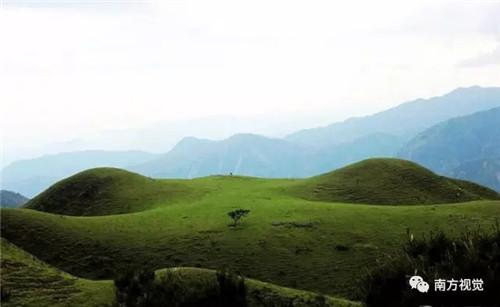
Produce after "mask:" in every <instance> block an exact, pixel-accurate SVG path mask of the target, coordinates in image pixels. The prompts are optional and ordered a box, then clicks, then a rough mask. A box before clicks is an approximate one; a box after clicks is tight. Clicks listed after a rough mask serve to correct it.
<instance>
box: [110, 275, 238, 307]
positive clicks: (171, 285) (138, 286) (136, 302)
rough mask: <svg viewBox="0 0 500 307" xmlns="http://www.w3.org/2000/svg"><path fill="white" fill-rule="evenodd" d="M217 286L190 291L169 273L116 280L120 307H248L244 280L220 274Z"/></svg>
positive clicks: (191, 288)
mask: <svg viewBox="0 0 500 307" xmlns="http://www.w3.org/2000/svg"><path fill="white" fill-rule="evenodd" d="M216 274H217V284H215V285H212V286H208V287H207V288H206V289H198V288H193V287H189V286H188V285H189V283H186V282H183V281H182V280H181V278H180V277H179V275H178V274H176V273H175V272H172V271H166V272H165V274H163V275H161V276H160V277H159V278H157V279H155V278H154V272H151V271H144V270H141V271H137V272H133V273H131V272H129V273H126V274H123V276H120V277H119V278H117V279H116V280H115V286H116V305H117V306H118V307H145V306H148V307H197V306H204V307H244V306H246V298H245V295H246V289H245V282H244V279H243V278H242V277H239V276H237V275H234V274H231V273H228V272H225V271H224V272H217V273H216Z"/></svg>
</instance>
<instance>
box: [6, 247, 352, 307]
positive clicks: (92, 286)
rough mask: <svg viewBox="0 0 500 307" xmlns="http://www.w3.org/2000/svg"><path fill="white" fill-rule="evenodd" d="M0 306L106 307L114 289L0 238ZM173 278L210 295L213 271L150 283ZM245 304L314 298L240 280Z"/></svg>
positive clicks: (334, 302) (343, 303)
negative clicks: (0, 253) (47, 262)
mask: <svg viewBox="0 0 500 307" xmlns="http://www.w3.org/2000/svg"><path fill="white" fill-rule="evenodd" d="M0 242H1V249H2V262H1V272H2V274H1V283H0V284H1V287H2V293H3V296H4V297H3V299H2V306H6V307H10V306H37V307H45V306H51V307H52V306H53V307H59V306H89V307H90V306H111V305H112V303H113V302H114V300H115V293H114V291H115V288H114V285H113V282H112V281H111V280H102V281H93V280H87V279H81V278H77V277H74V276H72V275H70V274H67V273H65V272H62V271H60V270H58V269H56V268H54V267H51V266H50V265H48V264H46V263H44V262H42V261H40V260H38V259H37V258H36V257H33V256H32V255H30V254H29V253H26V252H25V251H23V250H22V249H20V248H18V247H17V246H15V245H14V244H11V243H9V242H8V241H7V240H5V239H3V238H2V239H1V241H0ZM166 274H171V275H173V276H174V280H175V282H176V286H177V287H178V288H179V289H182V292H183V293H184V294H186V295H189V296H195V297H196V296H202V295H204V294H205V293H210V292H211V291H214V290H215V291H216V288H217V280H216V274H215V271H213V270H207V269H199V268H172V269H162V270H158V271H157V272H156V274H155V275H156V279H160V278H162V276H164V275H166ZM245 286H246V289H247V303H248V306H249V307H257V306H291V305H293V306H310V305H311V303H313V302H315V300H317V299H318V294H316V293H312V292H307V291H301V290H295V289H290V288H284V287H279V286H276V285H273V284H270V283H265V282H261V281H258V280H254V279H246V280H245ZM324 299H325V301H326V302H327V303H329V306H339V307H348V306H352V307H354V306H361V304H359V303H355V302H351V301H347V300H343V299H338V298H334V297H329V296H325V297H324Z"/></svg>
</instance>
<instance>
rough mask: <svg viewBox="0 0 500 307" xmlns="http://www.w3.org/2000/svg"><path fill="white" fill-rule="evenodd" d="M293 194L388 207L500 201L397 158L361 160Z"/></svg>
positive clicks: (491, 194)
mask: <svg viewBox="0 0 500 307" xmlns="http://www.w3.org/2000/svg"><path fill="white" fill-rule="evenodd" d="M291 191H292V192H293V193H294V194H295V195H298V196H300V197H303V198H306V199H311V200H321V201H331V202H348V203H368V204H386V205H405V204H406V205H410V204H437V203H453V202H465V201H472V200H480V199H500V195H499V194H498V193H496V192H495V191H492V190H489V189H487V188H484V187H481V186H479V185H476V184H473V183H470V182H464V181H460V180H454V179H450V178H446V177H441V176H437V175H436V174H434V173H432V172H431V171H429V170H427V169H425V168H423V167H421V166H419V165H417V164H415V163H413V162H409V161H405V160H398V159H369V160H365V161H361V162H358V163H355V164H352V165H350V166H347V167H344V168H341V169H338V170H336V171H333V172H330V173H327V174H323V175H320V176H317V177H313V178H310V179H307V180H304V181H303V182H301V183H299V184H297V185H296V186H295V187H293V188H292V189H291Z"/></svg>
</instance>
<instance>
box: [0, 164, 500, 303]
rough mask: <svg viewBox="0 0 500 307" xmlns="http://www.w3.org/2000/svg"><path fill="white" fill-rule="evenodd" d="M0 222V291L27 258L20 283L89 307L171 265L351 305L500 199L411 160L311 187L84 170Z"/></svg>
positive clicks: (338, 174)
mask: <svg viewBox="0 0 500 307" xmlns="http://www.w3.org/2000/svg"><path fill="white" fill-rule="evenodd" d="M239 208H241V209H247V210H250V213H249V214H248V216H246V217H244V218H242V220H241V222H240V223H239V224H238V225H237V226H231V225H230V224H232V221H231V219H230V218H229V217H228V215H227V213H228V212H230V211H232V210H235V209H239ZM1 214H2V217H1V218H2V237H3V238H5V239H6V240H8V242H10V243H7V242H6V241H2V244H3V245H2V253H3V255H7V257H6V256H3V258H2V275H3V276H2V284H3V285H5V286H8V287H10V288H12V289H15V288H16V285H15V280H14V281H13V279H12V278H11V276H12V275H11V274H13V273H10V274H5V272H8V270H10V271H15V270H14V269H13V268H12V267H11V266H9V265H8V263H9V261H10V260H8V259H12V258H13V257H14V258H16V257H17V256H19V257H21V256H22V257H25V256H26V255H27V254H26V255H25V254H23V253H25V252H26V253H30V254H32V255H34V256H36V257H37V258H38V259H39V260H30V259H31V258H30V257H31V256H26V259H28V260H26V261H25V262H26V265H29V264H30V263H31V262H32V261H37V262H40V263H42V262H41V261H43V262H44V264H43V267H44V269H43V270H42V271H41V272H40V274H39V275H40V276H38V275H37V276H34V277H29V278H33V283H35V284H36V283H37V282H40V283H43V280H44V279H45V278H49V277H50V278H56V277H52V276H56V275H57V278H58V279H60V280H62V281H65V280H68V283H69V281H70V282H71V285H70V286H68V287H69V288H71V289H72V290H71V291H80V292H79V293H81V295H84V294H85V293H90V292H93V291H97V292H100V294H99V295H95V297H97V298H98V299H97V300H96V302H95V303H96V305H98V304H97V303H98V301H99V300H101V301H106V300H107V301H109V300H112V294H110V291H111V290H110V287H111V286H110V285H111V284H110V283H109V282H105V281H101V282H99V283H101V284H99V286H96V284H95V283H97V282H98V280H109V279H112V278H113V277H115V276H116V275H117V274H118V273H119V272H121V271H125V270H128V269H130V268H148V269H153V270H159V269H163V268H175V267H191V268H193V269H189V270H191V271H189V270H188V269H185V270H188V271H184V273H185V274H187V275H189V274H191V273H189V272H192V274H194V275H193V276H196V274H195V273H196V272H198V273H199V272H211V271H203V270H201V268H203V269H211V270H215V269H229V270H231V271H234V272H237V273H239V274H241V275H243V276H245V277H246V278H248V279H249V280H252V282H251V283H253V284H252V285H254V286H252V287H254V288H255V287H258V286H259V285H260V286H262V285H269V287H271V288H272V287H276V289H279V290H276V291H277V292H278V293H280V294H279V295H281V296H286V293H288V292H287V291H292V293H295V294H289V295H292V296H293V295H299V294H297V293H303V292H301V291H299V290H292V289H289V288H293V289H300V290H305V291H311V292H315V293H321V294H324V295H328V296H331V297H336V298H343V299H349V300H354V301H356V300H359V299H360V293H359V283H360V279H361V278H362V277H363V276H364V275H365V274H366V273H367V272H368V271H369V270H370V269H371V268H372V267H373V266H374V265H375V264H376V263H377V259H381V258H384V257H386V256H388V255H394V254H396V253H398V252H399V250H400V247H401V245H402V244H403V243H404V242H405V240H406V239H407V231H408V230H409V231H410V232H411V233H413V234H414V235H415V236H421V235H424V234H428V233H429V232H430V231H437V230H443V231H444V232H446V233H449V234H451V235H455V234H458V233H460V232H461V231H463V230H464V229H467V228H477V227H481V228H484V229H488V228H489V227H490V226H491V225H493V224H494V223H495V221H496V219H497V218H498V217H500V200H499V196H498V194H497V193H495V192H493V191H491V190H488V189H486V188H483V187H480V186H478V185H475V184H472V183H468V182H464V181H459V180H453V179H449V178H445V177H440V176H437V175H435V174H433V173H431V172H429V171H427V170H425V169H423V168H421V167H419V166H418V165H416V164H413V163H410V162H406V161H401V160H395V159H373V160H367V161H363V162H360V163H357V164H354V165H352V166H349V167H347V168H344V169H341V170H337V171H335V172H332V173H329V174H326V175H322V176H318V177H313V178H310V179H262V178H250V177H239V176H211V177H205V178H199V179H193V180H158V179H151V178H146V177H142V176H139V175H137V174H133V173H129V172H126V171H123V170H119V169H111V168H101V169H92V170H88V171H85V172H82V173H80V174H77V175H75V176H73V177H70V178H68V179H66V180H63V181H61V182H59V183H58V184H56V185H54V186H53V187H51V188H50V189H48V190H47V191H45V192H44V193H42V194H40V195H39V196H38V197H36V198H35V199H33V200H32V201H30V202H29V203H28V204H27V206H26V208H24V209H2V211H1ZM13 244H15V246H17V247H18V248H20V249H23V250H24V251H25V252H21V251H18V250H16V249H15V248H14V247H13V246H14V245H13ZM16 255H17V256H16ZM19 257H17V258H19ZM45 263H46V264H48V265H50V266H51V268H48V266H47V265H46V264H45ZM46 266H47V267H46ZM56 268H57V269H56ZM194 268H200V270H201V271H196V269H194ZM20 270H21V269H20ZM58 270H61V271H62V272H65V273H62V272H59V271H58ZM56 271H57V272H58V273H56ZM409 273H411V272H409ZM15 274H16V275H19V276H20V275H29V276H31V275H30V274H32V273H30V272H28V271H25V272H23V271H19V272H17V273H15ZM69 274H71V275H73V276H76V277H71V275H69ZM9 275H10V276H9ZM33 275H34V274H33ZM47 276H49V277H47ZM77 277H78V278H77ZM26 278H28V277H26ZM193 278H195V279H196V277H193ZM90 280H92V281H90ZM257 280H259V281H260V282H259V281H257ZM271 284H272V285H271ZM278 286H281V287H287V288H279V287H278ZM42 288H43V287H42ZM96 288H97V289H96ZM284 289H285V290H284ZM286 289H288V290H286ZM15 291H18V290H15ZM15 291H14V290H13V294H15V293H16V292H15ZM23 291H24V292H23V293H25V294H26V292H27V291H32V292H33V295H36V293H38V291H45V290H40V289H31V288H30V289H26V290H23ZM111 292H112V291H111ZM304 293H307V292H304ZM13 297H14V295H13ZM71 297H73V298H72V299H78V295H76V296H74V295H72V296H71ZM40 299H41V298H40ZM329 299H331V300H332V304H333V305H335V302H337V303H338V304H343V303H342V301H335V302H334V299H333V298H329ZM46 302H50V300H49V298H47V300H46ZM87 303H88V302H87ZM35 305H36V306H43V304H35ZM35 305H33V306H35ZM48 305H51V304H49V303H47V306H48ZM27 306H29V304H27ZM304 306H307V304H306V305H304Z"/></svg>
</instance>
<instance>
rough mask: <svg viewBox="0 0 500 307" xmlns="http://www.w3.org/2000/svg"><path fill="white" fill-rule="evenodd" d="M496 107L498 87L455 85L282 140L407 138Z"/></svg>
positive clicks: (499, 99)
mask: <svg viewBox="0 0 500 307" xmlns="http://www.w3.org/2000/svg"><path fill="white" fill-rule="evenodd" d="M498 106H500V87H488V88H484V87H479V86H473V87H468V88H458V89H456V90H454V91H452V92H450V93H448V94H445V95H442V96H438V97H433V98H429V99H416V100H413V101H410V102H406V103H403V104H400V105H398V106H396V107H394V108H391V109H388V110H386V111H382V112H379V113H375V114H373V115H370V116H365V117H357V118H350V119H347V120H345V121H343V122H338V123H333V124H331V125H329V126H326V127H319V128H313V129H307V130H301V131H298V132H295V133H292V134H290V135H288V136H287V137H286V139H287V140H289V141H292V142H295V143H299V144H309V145H312V146H321V147H322V146H324V145H325V144H338V143H343V142H346V141H350V140H353V139H356V138H358V137H361V136H364V135H366V134H368V133H387V134H392V135H396V136H400V137H404V138H406V139H410V138H411V137H413V136H415V135H416V134H417V133H419V132H421V131H423V130H424V129H426V128H428V127H430V126H432V125H435V124H437V123H439V122H442V121H445V120H448V119H450V118H453V117H458V116H463V115H468V114H471V113H474V112H478V111H482V110H487V109H491V108H494V107H498Z"/></svg>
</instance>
